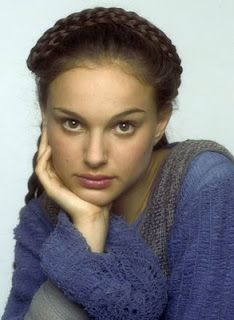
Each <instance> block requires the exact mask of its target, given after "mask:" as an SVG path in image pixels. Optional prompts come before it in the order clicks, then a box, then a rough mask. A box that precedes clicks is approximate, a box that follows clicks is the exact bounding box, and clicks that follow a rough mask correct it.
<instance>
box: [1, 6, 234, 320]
mask: <svg viewBox="0 0 234 320" xmlns="http://www.w3.org/2000/svg"><path fill="white" fill-rule="evenodd" d="M27 65H28V67H29V69H30V70H31V71H32V72H33V73H34V74H35V76H36V83H37V89H38V99H39V104H40V109H41V116H42V123H41V131H42V132H41V136H40V138H39V140H38V152H37V153H36V154H35V157H34V159H33V167H34V172H33V174H32V176H31V177H30V179H29V183H28V186H29V192H28V194H27V195H26V198H25V202H26V205H25V206H24V207H23V208H22V210H21V212H20V221H19V224H18V225H17V227H16V228H15V230H14V233H15V239H16V247H15V263H14V273H13V278H12V289H11V292H10V295H9V299H8V303H7V306H6V308H5V313H4V315H3V317H2V319H4V320H6V319H15V320H16V319H17V320H19V319H168V320H169V319H170V320H172V319H176V320H182V319H186V320H189V319H193V320H195V319H197V320H201V319H206V320H210V319H225V320H227V319H233V317H234V273H233V270H234V251H233V243H234V214H233V213H234V210H233V203H234V202H233V200H234V165H233V163H234V162H233V157H232V155H231V154H230V153H229V152H228V151H227V150H226V149H225V148H224V147H222V146H220V145H218V144H217V143H215V142H212V141H206V140H199V141H194V140H186V141H184V142H178V143H171V144H170V143H168V141H167V138H166V135H165V130H166V127H167V124H168V121H169V119H170V117H171V114H172V108H173V103H174V101H175V98H176V96H177V94H178V88H179V86H180V82H181V80H180V77H181V73H182V67H181V61H180V58H179V56H178V54H177V52H176V48H175V46H174V45H173V44H172V42H171V41H170V39H168V37H167V36H166V35H165V34H164V33H163V32H162V31H161V30H160V29H158V28H157V27H156V26H155V25H153V24H151V23H150V22H149V21H147V20H145V19H144V18H142V17H140V16H139V15H137V14H136V13H134V12H127V11H125V10H123V9H121V8H94V9H87V10H84V11H81V12H78V13H74V14H72V15H69V16H68V17H67V18H65V19H61V20H59V21H58V22H57V23H56V24H55V25H54V26H53V27H52V28H50V29H49V30H48V31H46V32H45V33H44V35H43V36H42V37H41V38H40V39H39V40H38V42H37V44H36V45H35V47H34V48H33V49H32V50H31V53H30V55H29V58H28V60H27Z"/></svg>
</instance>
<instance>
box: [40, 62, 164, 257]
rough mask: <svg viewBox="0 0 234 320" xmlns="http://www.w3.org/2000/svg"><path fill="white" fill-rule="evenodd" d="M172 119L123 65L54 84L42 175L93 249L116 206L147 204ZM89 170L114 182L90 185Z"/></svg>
mask: <svg viewBox="0 0 234 320" xmlns="http://www.w3.org/2000/svg"><path fill="white" fill-rule="evenodd" d="M133 110H135V111H134V112H133ZM165 110H168V109H165ZM126 111H131V113H129V114H128V115H123V112H126ZM71 113H72V114H71ZM169 118H170V112H169V111H168V112H164V113H163V114H161V115H160V116H159V115H158V114H157V111H156V106H155V101H154V99H153V89H152V87H151V86H149V85H147V84H145V83H142V82H140V81H139V80H138V79H137V78H135V77H134V76H133V75H131V74H129V73H126V72H124V70H123V69H122V68H120V67H119V66H118V65H115V64H107V65H99V66H97V65H96V66H90V67H77V68H73V69H71V70H68V71H65V72H64V73H62V74H60V75H59V76H58V77H57V78H55V80H54V81H53V82H52V83H51V84H50V87H49V95H48V100H47V105H46V106H45V107H44V108H43V110H42V119H43V123H44V130H43V135H42V141H41V145H40V147H39V155H38V164H37V167H36V173H37V175H38V177H39V179H40V181H41V183H42V184H43V186H44V188H45V190H46V192H47V194H48V195H49V196H50V197H52V198H53V199H54V200H55V201H57V202H58V204H59V205H60V206H61V207H62V208H63V209H64V210H66V212H67V213H68V214H69V215H70V216H71V217H72V221H73V223H74V225H75V226H76V227H77V228H78V229H79V230H80V231H81V232H82V233H83V235H84V236H85V237H86V240H87V242H88V243H89V244H90V247H91V249H92V250H93V251H96V252H102V250H103V248H104V244H105V238H106V234H107V230H108V219H109V212H110V208H111V207H112V209H113V210H114V212H116V211H118V212H122V213H123V214H124V212H129V213H128V216H129V217H131V216H133V215H134V214H136V211H137V206H134V205H133V204H135V203H136V199H138V200H139V201H138V202H137V203H138V206H139V204H142V201H143V199H144V198H145V196H146V195H147V193H148V191H149V185H150V184H151V182H152V179H151V178H152V177H153V172H154V170H155V164H156V163H157V162H158V159H160V155H159V153H160V152H154V153H153V152H152V149H153V146H154V144H155V141H156V140H157V141H158V140H159V139H160V137H161V136H162V135H163V134H164V131H165V128H166V126H167V123H168V121H169ZM136 160H137V161H136ZM87 173H89V174H93V175H95V174H96V175H97V174H101V175H108V176H111V177H113V179H112V183H111V185H110V186H109V187H108V188H106V189H101V190H96V189H90V188H87V187H83V186H82V185H81V184H80V183H79V180H78V179H77V176H79V175H81V174H87ZM126 199H127V201H126ZM121 210H122V211H121ZM126 216H127V215H126ZM97 234H98V236H97ZM94 235H96V236H94Z"/></svg>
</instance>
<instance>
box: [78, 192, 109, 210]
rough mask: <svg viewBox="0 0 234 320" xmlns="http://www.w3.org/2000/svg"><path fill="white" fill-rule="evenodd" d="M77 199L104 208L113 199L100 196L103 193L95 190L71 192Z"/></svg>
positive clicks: (103, 195)
mask: <svg viewBox="0 0 234 320" xmlns="http://www.w3.org/2000/svg"><path fill="white" fill-rule="evenodd" d="M73 192H74V193H75V194H76V195H77V196H78V197H79V198H81V199H82V200H84V201H86V202H89V203H91V204H93V205H95V206H97V207H105V206H107V205H109V204H110V203H111V202H112V201H113V197H111V196H110V195H106V194H102V193H104V192H103V191H97V190H87V191H80V190H76V191H75V190H74V191H73Z"/></svg>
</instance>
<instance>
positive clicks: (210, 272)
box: [2, 151, 234, 320]
mask: <svg viewBox="0 0 234 320" xmlns="http://www.w3.org/2000/svg"><path fill="white" fill-rule="evenodd" d="M161 179H163V176H162V177H161ZM165 192H166V190H165ZM151 199H152V198H151ZM151 199H150V200H151ZM150 206H151V203H150V201H149V203H148V204H147V207H150ZM152 214H153V212H152ZM143 217H144V215H140V216H139V218H138V219H137V220H136V222H135V223H133V224H131V225H129V224H127V223H126V222H125V221H124V220H123V219H122V218H121V217H120V216H116V215H115V214H112V215H111V219H110V225H109V232H108V235H107V240H106V245H105V250H104V252H103V253H93V252H91V251H90V250H89V247H88V245H87V242H86V240H85V239H84V237H83V236H82V234H81V233H80V232H79V231H78V230H77V229H75V227H74V226H73V225H72V223H71V222H70V219H69V218H68V216H67V214H66V213H65V212H64V211H62V210H61V211H60V212H59V214H58V223H57V224H56V225H53V224H51V222H50V221H49V219H48V217H47V216H46V214H45V213H44V211H43V207H42V203H41V201H40V198H38V199H33V200H31V201H30V202H29V204H28V205H27V206H25V207H24V208H22V210H21V212H20V221H19V224H18V225H17V227H16V228H15V230H14V233H15V239H16V246H15V262H16V269H15V270H14V273H13V278H12V289H11V292H10V295H9V298H8V303H7V306H6V309H5V313H4V315H3V317H2V320H9V319H11V320H21V319H23V318H24V315H25V313H26V312H27V310H28V308H29V305H30V302H31V300H32V297H33V295H34V293H35V292H36V291H37V290H38V288H39V287H40V285H41V284H42V283H43V282H45V281H46V280H47V279H48V278H49V279H50V280H51V281H52V282H53V283H54V284H55V285H56V286H57V287H58V288H61V290H62V291H63V292H64V294H65V295H66V296H67V298H68V299H70V300H71V301H74V302H75V303H77V304H80V305H82V306H84V308H85V310H86V311H87V312H88V314H90V316H91V317H94V318H95V319H146V320H147V319H154V320H156V319H160V317H161V316H162V313H163V317H164V319H167V320H172V319H173V320H183V319H186V320H190V319H191V320H192V319H193V320H195V319H196V320H201V319H206V320H213V319H215V320H216V319H223V320H224V319H225V320H231V319H234V165H233V162H232V161H231V160H230V159H229V158H228V157H225V156H224V155H222V154H220V153H217V152H208V151H207V152H203V153H201V154H199V155H198V156H196V157H195V158H194V159H193V161H192V162H191V164H190V166H189V168H188V170H187V172H186V175H185V177H184V179H183V183H182V186H181V190H180V193H179V197H178V200H177V203H176V210H175V214H174V223H173V226H172V228H171V231H170V234H169V238H168V241H167V258H168V263H169V268H170V275H169V276H168V277H167V278H166V277H165V274H164V272H163V269H162V268H161V265H160V260H159V258H158V257H157V255H155V252H154V250H153V249H152V248H151V247H150V246H149V244H148V243H147V242H146V241H145V239H144V237H143V236H142V234H141V233H140V229H141V221H142V218H143Z"/></svg>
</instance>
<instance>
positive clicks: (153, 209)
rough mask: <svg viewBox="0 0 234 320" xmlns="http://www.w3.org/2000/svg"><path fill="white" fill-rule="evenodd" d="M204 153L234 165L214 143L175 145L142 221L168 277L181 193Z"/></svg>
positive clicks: (195, 141) (182, 143)
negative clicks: (170, 245)
mask: <svg viewBox="0 0 234 320" xmlns="http://www.w3.org/2000/svg"><path fill="white" fill-rule="evenodd" d="M204 151H215V152H219V153H222V154H224V155H225V156H227V157H228V158H230V159H231V160H232V161H234V158H233V156H232V154H231V153H230V152H229V151H228V150H227V149H226V148H224V147H223V146H221V145H220V144H218V143H216V142H213V141H209V140H186V141H184V142H180V143H178V144H176V145H175V146H174V147H173V148H172V151H171V153H170V154H169V156H168V157H167V159H166V161H165V162H164V164H163V166H162V168H161V170H160V173H159V177H158V179H157V182H156V183H155V186H154V190H153V196H152V198H151V201H150V203H149V205H148V207H147V210H146V211H145V212H144V214H143V217H142V222H141V225H140V232H141V235H142V236H143V238H144V239H145V241H146V242H147V244H148V245H149V246H150V247H151V248H152V249H153V250H154V252H155V254H157V256H158V257H159V260H160V264H161V266H162V270H163V271H164V273H165V274H166V275H169V268H168V261H167V252H166V250H167V238H168V234H169V231H170V228H171V226H172V224H173V221H174V210H175V206H176V203H177V198H178V196H179V191H180V188H181V185H182V182H183V178H184V176H185V175H186V171H187V169H188V167H189V165H190V163H191V161H192V160H193V158H194V157H196V156H197V155H198V154H199V153H201V152H204Z"/></svg>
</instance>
